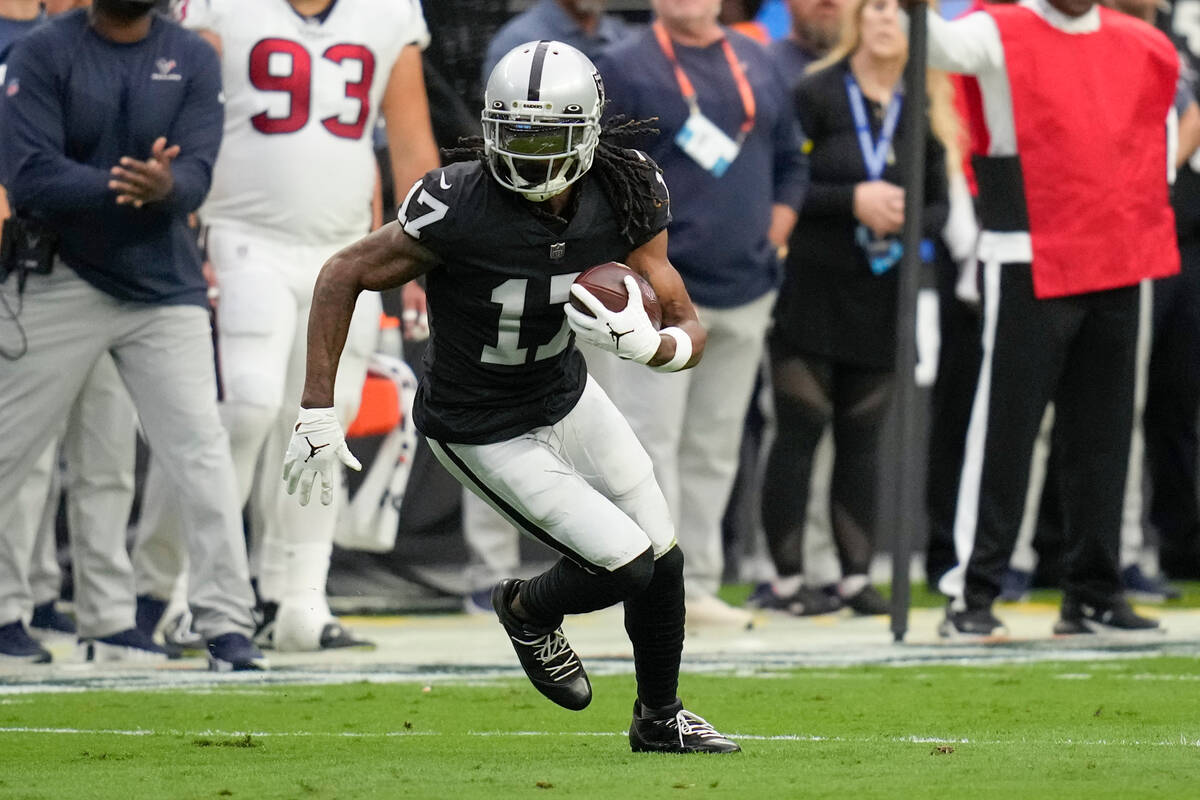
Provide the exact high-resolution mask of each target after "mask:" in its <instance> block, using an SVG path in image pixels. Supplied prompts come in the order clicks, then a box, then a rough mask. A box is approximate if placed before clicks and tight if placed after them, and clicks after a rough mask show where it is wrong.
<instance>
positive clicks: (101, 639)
mask: <svg viewBox="0 0 1200 800" xmlns="http://www.w3.org/2000/svg"><path fill="white" fill-rule="evenodd" d="M77 651H78V652H79V655H80V660H81V661H99V662H114V661H124V662H143V663H147V662H154V661H166V660H167V651H166V650H164V649H163V648H161V647H159V646H158V645H156V644H155V643H154V640H153V639H151V638H150V637H149V636H147V635H146V634H144V633H142V631H140V630H138V629H137V628H129V629H128V630H124V631H119V632H117V633H114V634H112V635H111V636H97V637H95V638H89V639H80V640H79V645H78V647H77Z"/></svg>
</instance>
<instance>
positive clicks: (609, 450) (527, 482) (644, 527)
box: [428, 367, 675, 571]
mask: <svg viewBox="0 0 1200 800" xmlns="http://www.w3.org/2000/svg"><path fill="white" fill-rule="evenodd" d="M643 369H645V367H643ZM647 371H649V370H647ZM428 442H429V447H430V449H431V450H432V451H433V454H434V455H435V456H436V457H437V459H438V461H440V462H441V463H442V466H444V467H445V468H446V469H447V470H448V471H449V472H450V474H451V475H453V476H454V477H455V478H457V479H458V480H459V482H460V483H462V485H463V486H465V487H467V488H468V489H470V490H471V491H472V492H475V493H476V494H478V495H479V496H480V497H481V498H483V500H484V501H486V502H487V503H488V505H490V506H492V508H494V509H495V510H496V511H497V512H499V513H500V514H501V515H502V516H503V517H504V518H505V519H507V520H508V521H509V522H510V523H511V524H512V525H514V526H516V527H517V528H519V529H520V530H522V531H524V532H525V533H526V534H528V535H530V536H532V537H534V538H535V539H537V540H538V541H541V542H542V543H544V544H546V545H548V546H550V547H552V548H553V549H555V550H557V551H558V552H559V553H561V554H563V555H565V556H567V557H568V558H571V559H572V560H573V561H575V562H576V563H577V564H579V565H580V566H583V567H585V568H586V567H587V566H588V565H593V566H596V567H599V568H601V569H605V570H609V571H612V570H616V569H618V568H620V567H622V566H624V565H625V564H628V563H629V562H630V561H632V560H633V559H634V558H636V557H637V556H638V555H640V554H641V553H643V552H645V550H646V548H647V547H653V549H654V555H655V557H657V556H659V555H661V554H662V553H665V552H666V551H667V550H669V549H670V548H671V546H672V545H673V544H674V543H675V531H674V527H673V526H672V524H671V515H670V512H669V511H668V510H667V501H666V499H665V498H664V497H663V493H662V491H661V490H660V489H659V488H658V484H657V483H656V482H655V480H654V466H653V464H651V463H650V457H649V456H648V455H647V454H646V451H645V450H644V449H643V448H642V446H641V444H640V443H639V442H638V440H637V437H636V436H634V433H633V430H632V429H631V428H630V427H629V423H627V422H626V421H625V418H624V417H622V416H621V413H620V412H619V411H617V409H616V406H614V405H613V404H612V401H610V400H609V399H608V396H607V395H606V394H604V391H603V390H602V389H601V388H600V386H599V384H597V383H596V382H595V381H594V380H592V379H591V378H588V382H587V387H586V388H585V389H584V392H583V396H582V397H581V398H580V399H579V403H578V404H576V406H575V408H573V409H572V410H571V412H570V413H569V414H567V416H565V417H563V418H562V419H561V420H560V421H559V422H557V423H555V424H554V425H549V426H544V427H541V428H535V429H534V430H532V431H530V432H529V433H526V434H523V435H521V436H517V437H516V438H513V439H507V440H505V441H503V442H496V443H494V444H477V445H472V444H452V443H448V442H437V441H434V440H432V439H429V440H428Z"/></svg>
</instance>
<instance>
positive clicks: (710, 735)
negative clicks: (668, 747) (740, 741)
mask: <svg viewBox="0 0 1200 800" xmlns="http://www.w3.org/2000/svg"><path fill="white" fill-rule="evenodd" d="M672 723H673V724H674V727H676V728H678V729H679V743H680V744H683V737H684V736H690V735H696V736H699V737H700V738H701V739H723V738H725V737H724V736H722V735H721V734H720V733H718V732H717V729H716V728H714V727H713V726H712V725H710V724H708V721H707V720H705V719H704V718H703V717H700V716H697V715H696V714H693V713H692V712H690V711H688V710H686V709H681V710H680V711H678V712H677V713H676V714H675V719H674V720H668V721H667V725H668V726H671V725H672Z"/></svg>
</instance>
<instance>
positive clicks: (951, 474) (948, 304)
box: [925, 266, 983, 586]
mask: <svg viewBox="0 0 1200 800" xmlns="http://www.w3.org/2000/svg"><path fill="white" fill-rule="evenodd" d="M957 280H958V270H957V269H955V268H954V267H951V266H943V267H941V268H939V270H938V287H937V288H938V312H939V313H938V325H939V327H940V330H941V341H942V344H941V348H940V349H939V350H938V371H937V382H936V383H934V385H933V391H932V392H931V394H930V411H929V455H928V466H927V469H926V473H925V509H926V512H927V514H928V517H929V540H928V542H927V543H926V546H925V574H926V575H927V576H928V580H929V583H930V585H931V586H936V585H937V582H938V579H939V578H941V577H942V575H944V574H945V573H946V572H947V571H949V570H950V569H951V568H952V567H953V566H954V563H955V556H954V507H955V503H956V502H957V500H958V478H959V475H960V474H961V473H962V459H963V442H965V441H966V438H967V424H968V423H969V422H970V420H971V399H972V398H973V397H974V396H975V383H976V381H978V380H979V362H980V361H981V360H982V358H983V353H982V352H981V350H980V345H979V326H980V318H979V315H980V310H979V309H978V308H975V307H973V306H969V305H967V304H966V303H964V302H963V301H961V300H959V299H958V298H957V297H956V296H955V294H954V285H955V282H956V281H957Z"/></svg>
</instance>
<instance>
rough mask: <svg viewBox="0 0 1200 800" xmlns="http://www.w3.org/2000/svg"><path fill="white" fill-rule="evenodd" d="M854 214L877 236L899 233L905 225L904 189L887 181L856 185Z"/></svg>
mask: <svg viewBox="0 0 1200 800" xmlns="http://www.w3.org/2000/svg"><path fill="white" fill-rule="evenodd" d="M854 216H855V217H856V218H857V219H858V221H859V222H861V223H862V224H863V225H866V226H867V228H868V229H870V231H871V233H873V234H875V235H876V236H879V237H883V236H887V235H889V234H892V233H898V232H899V231H900V229H901V228H902V227H904V190H903V189H901V188H900V187H899V186H897V185H895V184H894V183H888V182H887V181H864V182H863V183H860V184H857V185H855V187H854Z"/></svg>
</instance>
